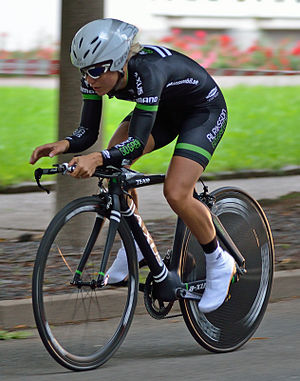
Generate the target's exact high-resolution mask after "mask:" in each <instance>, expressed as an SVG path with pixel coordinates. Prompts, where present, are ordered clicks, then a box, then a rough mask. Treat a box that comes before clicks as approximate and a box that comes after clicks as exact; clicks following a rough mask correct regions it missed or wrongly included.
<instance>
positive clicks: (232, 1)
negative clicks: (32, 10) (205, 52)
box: [105, 0, 300, 48]
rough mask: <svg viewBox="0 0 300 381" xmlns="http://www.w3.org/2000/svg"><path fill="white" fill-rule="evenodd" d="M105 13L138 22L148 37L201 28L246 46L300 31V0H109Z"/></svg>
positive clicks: (296, 37)
mask: <svg viewBox="0 0 300 381" xmlns="http://www.w3.org/2000/svg"><path fill="white" fill-rule="evenodd" d="M105 14H106V16H107V17H116V18H121V19H126V20H127V21H129V22H131V23H133V24H136V25H137V26H138V27H139V28H140V29H141V30H142V37H143V38H144V37H145V39H146V40H147V39H157V38H160V37H161V36H162V35H164V34H166V33H168V32H169V31H170V30H171V29H174V28H175V29H176V28H180V29H182V30H183V31H186V32H190V31H192V30H197V29H201V30H204V31H206V32H208V33H226V34H228V35H230V36H231V37H233V38H234V39H235V41H236V43H237V44H238V45H239V46H240V47H242V48H245V47H248V46H250V45H251V44H252V43H253V41H255V40H257V39H266V40H267V41H275V42H276V41H278V40H281V39H283V38H291V39H292V40H296V39H298V38H299V31H300V0H143V1H140V0H128V1H126V2H124V1H122V0H109V1H108V0H106V2H105Z"/></svg>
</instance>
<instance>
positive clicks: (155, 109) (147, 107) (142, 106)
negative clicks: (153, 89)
mask: <svg viewBox="0 0 300 381" xmlns="http://www.w3.org/2000/svg"><path fill="white" fill-rule="evenodd" d="M135 107H136V108H138V109H140V110H146V111H157V110H158V106H151V105H141V104H140V103H137V104H136V106H135Z"/></svg>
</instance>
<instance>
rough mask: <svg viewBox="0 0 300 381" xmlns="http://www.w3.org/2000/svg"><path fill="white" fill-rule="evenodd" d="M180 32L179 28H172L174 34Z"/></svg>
mask: <svg viewBox="0 0 300 381" xmlns="http://www.w3.org/2000/svg"><path fill="white" fill-rule="evenodd" d="M180 33H181V29H179V28H173V29H172V34H175V36H177V35H178V34H180Z"/></svg>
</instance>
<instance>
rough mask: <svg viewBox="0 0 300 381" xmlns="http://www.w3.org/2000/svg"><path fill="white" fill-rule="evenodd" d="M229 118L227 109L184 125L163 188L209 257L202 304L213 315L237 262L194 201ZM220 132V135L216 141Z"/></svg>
mask: <svg viewBox="0 0 300 381" xmlns="http://www.w3.org/2000/svg"><path fill="white" fill-rule="evenodd" d="M226 116H227V115H226V109H225V108H222V109H212V110H208V109H206V110H201V113H195V114H194V115H191V116H190V117H189V119H188V120H186V121H185V122H184V123H183V127H182V130H181V132H180V134H179V138H178V142H177V145H176V148H175V152H174V156H173V158H172V160H171V163H170V166H169V169H168V173H167V176H166V181H165V187H164V194H165V197H166V199H167V200H168V202H169V204H170V206H171V207H172V209H173V210H174V211H175V212H176V213H177V214H178V215H179V216H180V217H181V218H182V219H183V221H184V222H185V224H186V225H187V226H188V227H189V229H190V230H191V232H192V233H193V235H194V236H195V237H196V238H197V239H198V241H199V243H200V244H201V245H202V247H203V250H204V252H205V253H206V288H205V292H204V294H203V297H202V299H201V302H200V303H199V308H200V310H201V311H202V312H210V311H213V310H214V309H217V308H218V307H219V306H220V305H221V304H222V303H223V302H224V300H225V298H226V295H227V292H228V288H229V284H230V280H231V278H232V275H233V273H234V271H235V265H234V260H233V259H232V257H231V256H230V255H229V254H228V253H226V252H224V251H223V250H222V248H221V247H220V246H219V244H218V242H217V239H216V232H215V229H214V226H213V223H212V219H211V216H210V212H209V210H208V209H207V207H206V206H205V205H203V204H202V203H200V202H199V201H198V200H196V199H195V198H194V197H193V190H194V187H195V185H196V182H197V180H198V179H199V177H200V176H201V174H202V172H203V170H204V169H205V167H206V165H207V163H208V161H209V159H210V157H211V155H212V153H213V151H214V148H215V147H216V145H217V142H216V144H214V145H212V144H210V143H211V141H210V139H211V140H212V142H213V141H214V139H213V137H214V136H215V137H216V139H218V141H219V140H220V137H221V136H222V134H223V132H224V130H225V126H226ZM199 126H200V127H199ZM209 131H212V132H209ZM219 131H221V133H220V134H219V136H218V137H217V133H218V132H219ZM209 134H211V135H209ZM213 134H214V135H213Z"/></svg>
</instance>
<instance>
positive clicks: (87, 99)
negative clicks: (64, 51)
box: [65, 79, 102, 153]
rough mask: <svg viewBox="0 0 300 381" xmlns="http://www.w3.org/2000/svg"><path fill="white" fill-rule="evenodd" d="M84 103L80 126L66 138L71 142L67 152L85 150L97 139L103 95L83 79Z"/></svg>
mask: <svg viewBox="0 0 300 381" xmlns="http://www.w3.org/2000/svg"><path fill="white" fill-rule="evenodd" d="M81 93H82V97H83V105H82V110H81V121H80V126H79V127H78V128H77V129H76V130H75V131H74V132H73V133H72V135H69V136H67V137H66V138H65V139H66V140H68V142H69V143H70V147H69V149H68V151H66V152H67V153H70V152H72V153H76V152H81V151H84V150H85V149H87V148H89V147H91V146H92V145H93V144H94V143H95V142H96V140H97V137H98V134H99V126H100V120H101V112H102V97H100V96H99V95H97V94H96V93H95V92H94V91H93V89H92V88H91V87H89V86H88V85H87V83H86V82H85V81H84V80H83V79H82V84H81Z"/></svg>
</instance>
